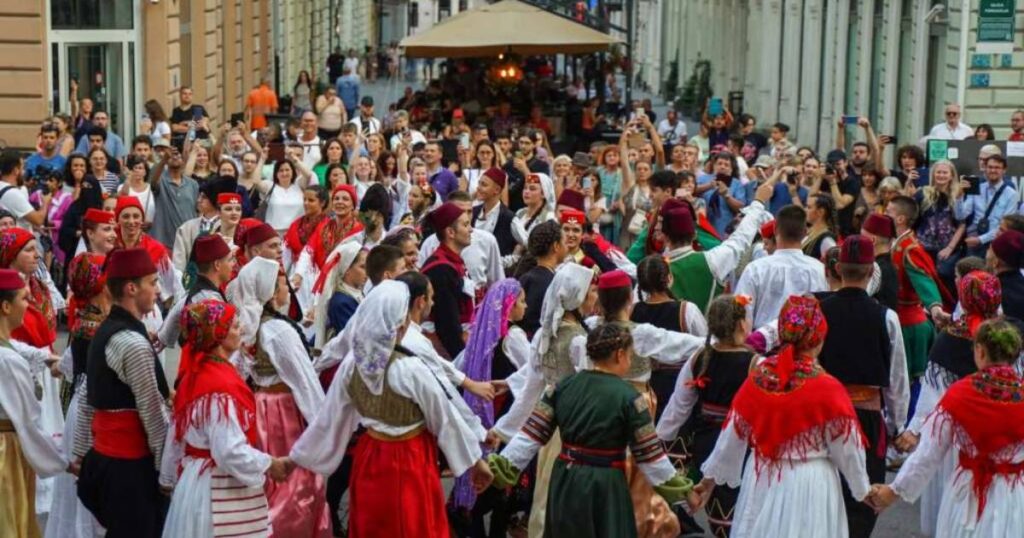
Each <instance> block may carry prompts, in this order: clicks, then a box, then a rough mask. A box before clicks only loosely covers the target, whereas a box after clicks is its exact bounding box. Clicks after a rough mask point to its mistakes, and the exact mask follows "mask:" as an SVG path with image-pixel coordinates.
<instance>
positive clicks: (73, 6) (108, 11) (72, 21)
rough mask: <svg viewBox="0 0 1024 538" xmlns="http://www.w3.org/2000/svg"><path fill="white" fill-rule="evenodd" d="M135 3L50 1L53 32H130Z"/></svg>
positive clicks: (116, 1) (120, 1)
mask: <svg viewBox="0 0 1024 538" xmlns="http://www.w3.org/2000/svg"><path fill="white" fill-rule="evenodd" d="M134 10H135V2H131V1H128V0H50V26H51V27H52V28H53V29H54V30H131V29H132V28H133V16H134Z"/></svg>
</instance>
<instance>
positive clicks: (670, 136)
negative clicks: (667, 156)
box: [658, 118, 686, 145]
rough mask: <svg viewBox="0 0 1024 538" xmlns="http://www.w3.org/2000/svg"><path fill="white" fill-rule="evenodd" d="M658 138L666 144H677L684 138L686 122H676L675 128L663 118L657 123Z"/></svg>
mask: <svg viewBox="0 0 1024 538" xmlns="http://www.w3.org/2000/svg"><path fill="white" fill-rule="evenodd" d="M658 136H660V137H661V138H662V140H663V141H664V142H665V143H666V144H673V145H674V144H678V143H679V142H680V141H682V140H683V139H684V138H686V122H684V121H681V120H680V121H677V122H676V126H675V127H673V126H672V125H671V124H670V123H669V122H668V118H665V119H663V120H661V121H659V122H658Z"/></svg>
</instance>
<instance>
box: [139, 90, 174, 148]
mask: <svg viewBox="0 0 1024 538" xmlns="http://www.w3.org/2000/svg"><path fill="white" fill-rule="evenodd" d="M143 108H145V109H146V116H145V117H148V118H149V122H150V128H149V129H148V133H147V134H149V138H150V140H152V141H153V143H154V144H155V143H156V141H157V140H160V139H164V140H166V141H168V142H170V141H171V125H170V124H169V123H167V113H166V112H164V107H162V106H160V102H159V101H157V100H156V99H150V100H149V101H146V104H145V105H143Z"/></svg>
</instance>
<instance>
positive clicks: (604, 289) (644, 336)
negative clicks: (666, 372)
mask: <svg viewBox="0 0 1024 538" xmlns="http://www.w3.org/2000/svg"><path fill="white" fill-rule="evenodd" d="M597 300H598V304H600V306H601V311H602V313H603V318H604V322H606V323H611V324H614V325H620V326H622V327H624V328H625V329H626V330H628V331H629V332H630V333H631V335H632V341H633V345H632V346H631V349H632V353H633V360H632V361H631V362H630V367H629V368H628V370H627V371H626V373H625V375H624V376H623V377H624V379H625V380H626V381H627V382H629V383H630V384H631V385H633V387H634V388H635V389H636V390H637V391H639V393H640V394H641V395H643V397H644V398H645V399H646V404H647V408H648V410H649V411H650V418H651V420H652V422H653V420H654V410H655V409H657V398H656V397H655V395H654V391H652V390H651V386H650V379H651V366H652V364H653V363H654V361H657V362H658V363H664V364H669V365H676V364H681V363H683V362H686V361H687V360H688V359H690V357H692V356H694V355H695V354H697V353H698V352H699V351H700V350H701V349H703V347H704V344H705V339H704V338H701V337H699V336H694V335H692V334H687V333H682V332H678V331H669V330H665V329H662V328H659V327H655V326H654V325H649V324H647V323H634V322H633V321H630V319H629V314H630V311H631V310H632V308H633V281H632V280H630V278H629V275H627V274H626V272H625V271H622V270H618V269H616V270H614V271H610V272H607V273H604V274H603V275H601V277H600V278H598V280H597ZM634 461H635V460H634V459H633V458H627V460H626V462H625V464H626V469H625V470H626V479H627V482H628V483H629V490H630V496H631V497H632V498H633V508H634V511H635V512H636V524H637V536H665V537H675V536H678V535H679V532H680V527H679V521H678V520H677V518H676V517H675V515H673V514H672V510H671V508H670V507H669V506H668V505H667V504H666V503H665V500H664V499H662V498H661V497H660V496H658V495H655V493H654V490H652V489H651V484H650V483H648V482H647V480H645V479H644V477H643V474H642V472H641V469H639V468H638V466H637V465H636V464H635V463H634Z"/></svg>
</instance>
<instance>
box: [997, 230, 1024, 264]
mask: <svg viewBox="0 0 1024 538" xmlns="http://www.w3.org/2000/svg"><path fill="white" fill-rule="evenodd" d="M992 253H993V254H995V255H996V257H997V258H999V259H1000V260H1002V261H1003V263H1005V264H1008V265H1009V266H1010V267H1017V268H1020V267H1021V266H1024V233H1021V232H1018V231H1017V230H1006V231H1005V232H1003V233H1001V234H999V236H998V237H996V239H995V241H992Z"/></svg>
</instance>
